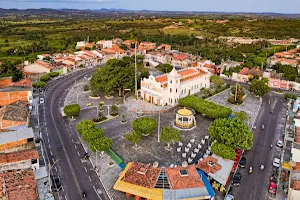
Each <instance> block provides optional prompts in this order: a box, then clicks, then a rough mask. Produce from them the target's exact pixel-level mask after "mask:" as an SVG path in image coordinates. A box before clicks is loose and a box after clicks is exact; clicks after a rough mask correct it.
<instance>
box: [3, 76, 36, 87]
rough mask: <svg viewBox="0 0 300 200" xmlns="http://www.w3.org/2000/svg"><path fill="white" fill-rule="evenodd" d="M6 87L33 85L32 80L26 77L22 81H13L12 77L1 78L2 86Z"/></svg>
mask: <svg viewBox="0 0 300 200" xmlns="http://www.w3.org/2000/svg"><path fill="white" fill-rule="evenodd" d="M6 87H32V80H31V79H29V78H24V79H22V80H20V81H17V82H13V80H12V77H4V78H0V88H6Z"/></svg>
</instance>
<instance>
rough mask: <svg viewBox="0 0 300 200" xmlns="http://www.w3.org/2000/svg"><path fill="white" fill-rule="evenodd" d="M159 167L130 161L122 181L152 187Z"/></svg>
mask: <svg viewBox="0 0 300 200" xmlns="http://www.w3.org/2000/svg"><path fill="white" fill-rule="evenodd" d="M159 173H160V169H159V168H153V166H152V165H151V164H144V163H138V162H132V164H131V165H130V168H129V169H128V170H127V172H126V173H125V175H124V177H123V179H122V181H124V182H127V183H131V184H134V185H138V186H143V187H146V188H154V186H155V184H156V181H157V178H158V176H159Z"/></svg>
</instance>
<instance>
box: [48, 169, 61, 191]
mask: <svg viewBox="0 0 300 200" xmlns="http://www.w3.org/2000/svg"><path fill="white" fill-rule="evenodd" d="M51 179H52V190H54V191H56V192H57V191H59V190H60V189H61V187H62V186H61V181H60V178H59V176H58V174H57V173H56V172H53V173H52V174H51Z"/></svg>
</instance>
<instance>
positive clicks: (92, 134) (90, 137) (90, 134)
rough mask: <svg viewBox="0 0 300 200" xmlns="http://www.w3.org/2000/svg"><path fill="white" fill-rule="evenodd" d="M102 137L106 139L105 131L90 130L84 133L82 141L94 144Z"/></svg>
mask: <svg viewBox="0 0 300 200" xmlns="http://www.w3.org/2000/svg"><path fill="white" fill-rule="evenodd" d="M101 137H104V131H103V130H102V129H98V128H90V129H85V130H83V131H82V139H83V140H84V141H86V142H92V141H94V140H96V139H98V138H101Z"/></svg>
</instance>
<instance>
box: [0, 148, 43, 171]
mask: <svg viewBox="0 0 300 200" xmlns="http://www.w3.org/2000/svg"><path fill="white" fill-rule="evenodd" d="M39 167H40V166H39V154H38V151H37V150H36V149H29V150H28V149H27V150H23V151H16V152H10V153H0V172H4V171H8V170H18V169H30V168H31V169H33V170H36V169H38V168H39Z"/></svg>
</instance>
